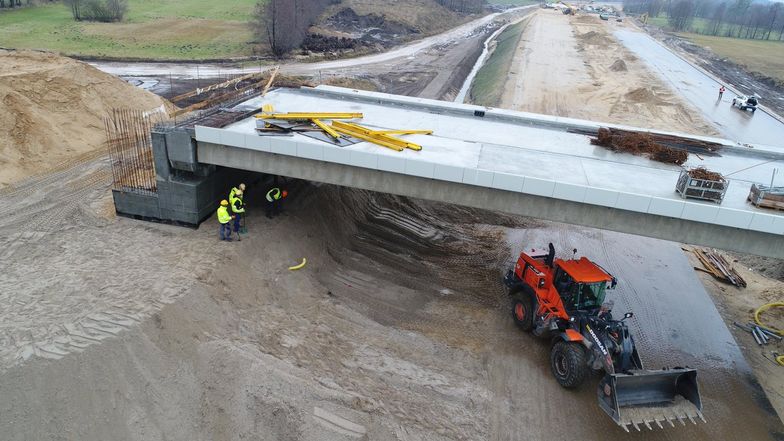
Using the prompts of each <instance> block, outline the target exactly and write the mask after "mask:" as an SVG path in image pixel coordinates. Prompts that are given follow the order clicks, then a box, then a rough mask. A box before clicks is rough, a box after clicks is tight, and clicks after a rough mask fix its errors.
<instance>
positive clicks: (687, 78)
mask: <svg viewBox="0 0 784 441" xmlns="http://www.w3.org/2000/svg"><path fill="white" fill-rule="evenodd" d="M615 36H616V37H617V38H618V39H619V40H620V41H621V42H622V43H623V44H624V45H625V46H626V47H627V48H629V49H630V50H631V51H633V52H634V53H635V54H636V55H637V56H638V57H640V59H642V60H644V61H645V62H646V63H647V64H648V66H649V67H650V68H651V69H652V70H653V71H655V72H656V73H657V74H659V75H660V76H661V77H662V79H664V80H665V81H666V82H667V83H668V84H669V85H670V86H672V87H673V89H675V90H676V91H677V92H678V93H680V94H681V96H682V97H683V98H684V99H685V100H687V101H688V102H690V103H691V104H693V105H694V106H695V107H697V108H698V109H700V110H701V111H702V113H703V115H704V117H705V118H706V119H707V120H708V121H710V122H711V123H712V124H713V125H715V126H716V127H717V128H718V130H719V131H720V132H721V134H722V136H723V137H725V138H727V139H730V140H733V141H740V142H744V143H751V144H762V145H766V146H773V147H779V148H780V149H782V150H784V123H781V122H779V121H778V120H777V119H775V118H774V117H772V116H771V115H769V114H767V113H765V112H763V111H757V112H755V113H751V112H750V111H742V110H740V109H738V108H734V107H732V105H731V103H732V98H733V97H735V94H734V93H732V92H731V91H729V90H727V91H726V92H724V97H723V98H722V99H719V86H720V84H719V83H717V82H716V81H715V80H714V79H713V78H711V77H709V76H708V75H706V74H705V73H703V72H702V71H700V70H699V69H697V68H696V67H694V66H692V65H691V64H689V63H688V62H686V61H685V60H683V59H682V58H680V57H679V56H677V55H675V54H674V53H673V52H671V51H670V50H669V49H667V48H666V47H664V46H663V45H661V44H660V43H659V42H657V41H656V40H654V39H653V38H652V37H650V36H649V35H647V34H644V33H642V32H634V31H629V30H617V31H615ZM761 101H762V104H764V103H765V97H762V99H761Z"/></svg>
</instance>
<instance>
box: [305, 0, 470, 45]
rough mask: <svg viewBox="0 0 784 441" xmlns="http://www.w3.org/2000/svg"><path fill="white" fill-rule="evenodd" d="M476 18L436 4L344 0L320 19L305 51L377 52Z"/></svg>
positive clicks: (403, 0)
mask: <svg viewBox="0 0 784 441" xmlns="http://www.w3.org/2000/svg"><path fill="white" fill-rule="evenodd" d="M473 17H476V16H475V15H468V14H461V13H458V12H455V11H452V10H450V9H448V8H446V7H444V6H442V5H440V4H439V3H438V2H436V1H435V0H398V1H395V2H389V1H385V0H343V1H341V2H336V4H335V5H333V6H331V7H329V8H328V9H327V10H326V11H325V12H324V13H323V14H322V15H321V17H320V19H319V23H318V24H317V25H315V26H313V27H312V28H311V30H310V35H309V36H308V39H306V41H305V45H304V49H308V50H312V51H319V52H335V53H345V54H349V53H352V52H358V53H364V52H368V51H378V50H383V49H384V48H389V47H392V46H395V45H398V44H400V43H403V42H406V41H409V40H412V39H416V38H422V37H424V36H428V35H434V34H438V33H440V32H442V31H446V30H448V29H451V28H453V27H455V26H458V25H459V24H461V23H464V22H466V21H468V20H470V19H471V18H473Z"/></svg>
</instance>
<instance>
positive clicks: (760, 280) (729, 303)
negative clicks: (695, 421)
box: [684, 246, 784, 416]
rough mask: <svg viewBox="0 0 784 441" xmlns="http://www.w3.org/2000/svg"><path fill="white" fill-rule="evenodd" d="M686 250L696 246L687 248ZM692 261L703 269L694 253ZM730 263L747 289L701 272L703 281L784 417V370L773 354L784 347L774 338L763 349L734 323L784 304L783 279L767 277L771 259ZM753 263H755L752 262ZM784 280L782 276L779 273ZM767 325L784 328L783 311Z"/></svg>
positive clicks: (770, 314)
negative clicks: (761, 309)
mask: <svg viewBox="0 0 784 441" xmlns="http://www.w3.org/2000/svg"><path fill="white" fill-rule="evenodd" d="M684 249H685V250H691V249H693V247H689V246H686V247H684ZM686 254H687V255H688V257H689V261H690V262H691V263H692V265H693V266H694V267H696V268H702V264H701V263H700V262H699V260H698V259H697V258H696V256H694V255H693V254H692V253H691V252H688V251H687V253H686ZM727 256H728V257H729V259H728V260H729V261H734V263H733V266H734V268H735V269H736V270H737V271H738V273H740V275H741V277H743V279H744V280H745V281H746V283H747V287H746V288H738V287H735V286H732V285H730V284H726V283H723V282H721V281H718V280H716V279H715V278H714V277H713V276H711V275H709V274H706V273H703V272H698V273H697V275H698V276H699V278H700V280H701V281H702V283H703V285H705V288H706V289H707V290H708V292H709V293H710V294H711V297H712V298H713V301H714V303H715V304H716V306H717V307H718V308H719V312H720V313H721V315H722V317H723V318H724V321H725V322H726V323H727V328H729V329H730V331H731V332H732V334H733V335H734V336H735V340H736V341H737V342H738V345H739V346H740V348H741V349H742V350H743V355H744V356H745V357H746V360H747V361H748V362H749V364H750V365H751V367H752V368H753V370H754V374H755V376H756V377H757V380H758V381H759V383H760V385H761V386H762V388H763V390H764V391H765V394H766V395H767V397H768V399H769V400H770V402H771V405H772V406H773V408H774V409H776V412H777V413H778V415H779V416H781V415H784V376H783V375H782V374H784V367H782V366H779V365H778V364H776V363H774V362H773V358H774V357H773V355H772V353H771V352H772V351H776V352H778V353H779V354H784V344H782V343H781V342H777V341H775V340H773V339H771V343H770V344H768V345H765V346H759V345H757V343H756V342H755V341H754V337H752V336H751V334H749V333H748V332H746V331H744V330H742V329H739V328H738V327H736V326H735V325H733V322H738V323H743V324H745V323H747V322H750V321H753V320H754V318H753V317H754V316H753V313H754V311H755V310H756V309H757V308H758V307H760V306H762V305H764V304H766V303H770V302H781V301H782V300H783V299H784V281H782V280H781V279H780V278H779V279H775V278H771V277H766V276H765V275H764V274H761V273H760V270H761V269H762V268H761V267H763V268H764V266H767V265H770V263H771V262H770V260H768V259H765V260H764V261H763V262H758V261H756V259H749V258H748V256H746V258H745V260H746V261H745V262H744V258H743V257H741V258H740V259H738V258H736V259H732V256H731V255H727ZM748 260H751V262H748ZM779 277H781V274H779ZM763 317H764V318H765V319H766V320H769V321H768V322H766V323H769V324H770V325H771V326H774V327H776V328H778V329H782V328H784V315H782V314H781V311H780V310H775V309H774V310H770V312H768V313H766V314H765V315H764V316H763Z"/></svg>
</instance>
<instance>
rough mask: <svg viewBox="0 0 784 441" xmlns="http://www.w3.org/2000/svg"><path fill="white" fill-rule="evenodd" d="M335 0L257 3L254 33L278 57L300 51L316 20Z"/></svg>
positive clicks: (253, 19) (252, 26) (253, 26)
mask: <svg viewBox="0 0 784 441" xmlns="http://www.w3.org/2000/svg"><path fill="white" fill-rule="evenodd" d="M330 3H334V0H266V1H265V0H261V1H259V2H258V3H256V7H255V8H254V11H253V17H252V19H251V23H250V26H251V30H252V31H253V35H254V36H255V38H256V41H266V42H267V43H268V44H269V47H270V51H271V52H272V53H273V54H275V55H276V56H282V55H284V54H285V53H286V52H288V51H290V50H292V49H294V48H297V47H299V46H300V45H301V44H302V42H303V41H304V40H305V37H306V36H307V34H308V29H309V28H310V26H311V25H312V24H313V22H314V21H315V19H316V18H317V17H318V16H319V15H320V14H321V13H322V12H323V11H324V9H326V7H327V6H329V4H330Z"/></svg>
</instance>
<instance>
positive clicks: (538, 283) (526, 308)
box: [504, 244, 705, 432]
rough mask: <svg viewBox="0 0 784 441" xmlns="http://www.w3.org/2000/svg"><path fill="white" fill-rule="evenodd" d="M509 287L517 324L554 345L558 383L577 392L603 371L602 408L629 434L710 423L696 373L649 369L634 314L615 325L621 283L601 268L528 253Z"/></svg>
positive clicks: (520, 260)
mask: <svg viewBox="0 0 784 441" xmlns="http://www.w3.org/2000/svg"><path fill="white" fill-rule="evenodd" d="M574 253H575V255H576V253H577V250H576V249H575V250H574ZM504 282H505V284H506V286H507V289H508V292H509V295H510V297H511V300H512V317H513V319H514V322H515V323H516V324H517V325H518V326H519V327H520V328H522V329H523V330H525V331H530V332H532V333H533V334H534V335H536V336H538V337H543V338H547V339H550V340H551V343H552V350H551V353H550V367H551V370H552V373H553V376H555V379H556V380H557V381H558V383H559V384H560V385H561V386H563V387H565V388H576V387H578V386H580V384H581V383H583V381H584V380H585V379H586V377H588V375H589V374H590V372H591V370H602V369H603V370H604V371H605V372H606V375H605V376H604V378H603V379H602V380H601V381H600V382H599V386H598V388H597V398H598V401H599V406H600V407H601V408H602V410H604V411H605V412H606V413H607V414H608V415H609V416H610V417H611V418H612V419H613V420H614V421H615V422H616V423H617V424H618V425H620V426H621V427H623V428H624V429H625V430H626V431H627V432H628V431H629V427H634V428H635V429H637V430H640V427H647V428H648V429H652V428H653V426H652V424H653V425H657V426H658V427H660V428H661V427H663V426H662V423H669V424H670V425H673V426H674V422H680V423H681V424H684V425H685V421H686V420H689V421H691V422H692V423H695V424H696V421H695V418H699V419H701V420H702V421H703V422H704V421H705V418H704V417H703V415H702V401H701V398H700V393H699V389H698V386H697V371H696V370H694V369H690V368H682V367H674V368H671V369H662V370H647V369H645V368H644V367H643V364H642V361H641V360H640V357H639V355H638V353H637V348H636V347H635V344H634V338H633V337H632V336H631V334H630V333H629V328H628V327H627V325H626V323H625V321H626V320H627V319H630V318H632V317H633V316H634V314H633V313H631V312H627V313H626V314H624V316H623V318H621V319H620V320H616V319H614V318H613V316H612V304H611V302H607V303H605V294H606V292H607V290H608V289H614V288H615V286H616V284H617V280H616V278H615V277H613V276H612V275H610V274H609V273H608V272H607V271H605V270H604V269H603V268H602V267H601V266H599V265H597V264H596V263H594V262H591V261H590V260H589V259H587V258H586V257H581V258H579V259H576V258H572V259H569V260H562V259H556V258H555V248H554V247H553V244H550V245H549V249H548V250H547V251H544V250H536V249H532V250H531V251H530V252H522V253H520V257H519V258H518V260H517V263H516V264H515V267H514V269H510V270H509V272H508V273H507V274H506V276H505V278H504Z"/></svg>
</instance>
